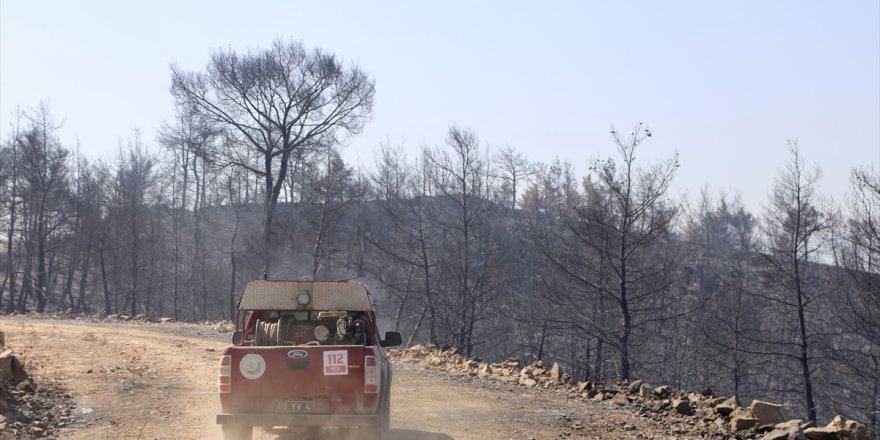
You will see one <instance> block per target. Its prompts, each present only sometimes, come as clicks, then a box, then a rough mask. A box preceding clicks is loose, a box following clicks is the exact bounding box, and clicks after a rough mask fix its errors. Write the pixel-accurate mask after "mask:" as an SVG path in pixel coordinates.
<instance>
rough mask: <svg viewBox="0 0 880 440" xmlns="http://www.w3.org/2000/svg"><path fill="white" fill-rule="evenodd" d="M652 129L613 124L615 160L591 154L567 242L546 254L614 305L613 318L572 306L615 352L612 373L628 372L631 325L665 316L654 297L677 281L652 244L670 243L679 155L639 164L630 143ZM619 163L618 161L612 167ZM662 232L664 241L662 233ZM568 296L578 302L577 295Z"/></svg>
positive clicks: (637, 326) (643, 324)
mask: <svg viewBox="0 0 880 440" xmlns="http://www.w3.org/2000/svg"><path fill="white" fill-rule="evenodd" d="M650 136H651V132H650V131H649V130H648V129H646V128H645V127H643V125H642V124H641V123H639V124H637V125H636V126H635V127H634V128H633V131H632V132H631V133H630V136H629V138H626V139H624V138H621V137H620V135H619V134H618V132H617V131H615V130H614V129H612V130H611V139H612V141H613V142H614V144H615V145H616V146H617V149H618V151H619V153H620V156H621V163H620V164H619V165H618V163H616V162H615V161H613V160H611V159H608V160H605V161H601V160H598V159H596V160H594V161H593V163H592V165H591V167H590V169H591V171H592V176H593V177H595V178H596V180H595V182H593V181H591V180H590V181H587V184H586V185H585V202H584V204H583V205H579V206H575V207H573V208H574V209H572V210H571V212H570V213H569V214H568V215H566V216H564V217H563V222H564V223H565V226H566V229H567V230H568V232H569V233H570V238H568V239H567V240H565V241H568V242H569V243H571V244H570V245H569V246H568V247H567V250H566V251H563V252H562V253H559V254H554V253H552V252H548V253H547V256H548V257H549V258H550V259H551V261H553V262H554V264H555V266H556V267H557V268H559V269H560V270H561V271H562V272H563V273H565V274H567V275H568V276H570V277H572V278H573V279H574V280H576V281H577V282H578V283H579V284H580V285H581V286H582V287H583V289H585V290H584V291H582V293H581V294H583V293H586V294H595V295H598V298H597V299H598V301H597V302H599V307H600V309H602V310H604V307H605V301H608V302H610V303H611V304H613V305H614V306H616V307H617V312H618V313H617V314H616V317H615V318H610V317H609V316H606V314H602V316H599V317H597V318H598V321H594V320H593V319H591V317H589V316H588V315H589V314H588V312H589V310H583V309H581V308H579V307H578V308H576V309H575V310H574V312H575V318H574V319H572V322H576V323H578V324H579V325H581V323H588V324H589V325H587V326H585V328H584V330H586V331H590V332H594V333H595V334H596V335H597V336H598V337H600V338H601V339H602V340H604V341H605V343H607V344H609V345H610V346H612V347H613V348H614V349H615V350H616V351H617V354H618V357H619V360H620V363H619V369H618V374H619V376H620V378H621V379H625V380H628V379H630V377H631V374H632V363H633V359H632V353H631V351H630V350H631V346H632V344H633V332H634V331H635V330H639V329H641V330H645V329H646V326H647V325H649V324H650V323H653V322H657V321H659V320H661V319H669V318H670V317H671V316H669V315H668V314H670V308H669V307H667V306H666V305H665V304H658V303H657V300H658V299H663V298H665V296H664V295H665V293H667V292H668V290H669V288H670V287H671V286H672V284H673V283H674V282H675V281H676V275H675V270H674V266H670V264H669V263H673V262H674V259H673V260H670V259H669V258H668V256H661V257H660V258H658V256H657V255H654V254H652V253H654V251H653V250H652V248H653V247H655V245H658V244H659V245H668V244H669V243H670V241H668V240H666V239H667V238H669V237H670V234H671V232H672V231H671V227H672V224H673V221H674V219H675V218H676V215H677V207H676V206H675V205H673V204H671V203H670V202H669V201H668V200H667V192H668V191H669V186H670V185H671V183H672V178H673V176H674V175H675V170H676V168H678V159H677V156H674V157H672V158H670V159H667V160H665V161H663V162H660V163H656V164H653V165H651V166H650V167H649V168H648V169H646V170H643V169H641V168H638V167H636V165H635V158H636V157H635V151H636V148H637V147H639V145H641V144H642V143H643V142H644V141H645V139H646V138H648V137H650ZM618 166H620V168H618ZM664 240H666V241H664ZM569 300H570V301H573V302H572V304H573V305H575V304H581V305H583V302H582V300H581V299H579V298H577V297H572V298H570V299H569Z"/></svg>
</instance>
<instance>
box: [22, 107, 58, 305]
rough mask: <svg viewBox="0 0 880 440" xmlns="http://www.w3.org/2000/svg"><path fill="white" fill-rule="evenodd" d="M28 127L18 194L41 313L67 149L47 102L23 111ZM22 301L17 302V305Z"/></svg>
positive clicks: (28, 277) (27, 279)
mask: <svg viewBox="0 0 880 440" xmlns="http://www.w3.org/2000/svg"><path fill="white" fill-rule="evenodd" d="M27 119H28V120H29V121H30V124H31V128H30V129H29V130H28V131H27V132H25V133H24V137H23V138H22V143H21V150H20V153H21V157H20V160H21V162H20V164H21V165H20V166H21V172H22V179H23V181H24V183H25V186H24V188H23V192H22V196H23V197H24V201H25V202H26V203H25V204H24V205H25V206H26V209H27V213H28V214H29V217H30V220H31V228H30V230H29V232H30V233H31V235H29V238H28V240H27V242H28V245H27V246H26V247H27V249H29V250H30V252H28V253H29V254H30V255H33V256H34V257H35V258H36V263H37V273H36V277H35V281H36V285H35V286H34V287H35V299H36V307H37V311H38V312H41V313H42V312H43V311H44V310H45V307H46V301H47V295H48V294H49V291H48V288H49V279H50V273H49V269H50V267H49V266H47V263H48V258H49V255H48V253H49V251H50V249H49V246H50V236H51V235H52V234H54V233H55V232H56V231H57V230H58V228H59V227H61V225H62V224H63V223H64V222H65V220H66V214H65V213H66V210H65V209H64V202H65V201H67V200H68V198H67V194H66V192H67V189H68V188H67V177H68V176H67V174H68V169H67V156H68V153H69V151H68V150H67V149H66V148H64V147H63V146H62V145H61V144H60V142H59V141H58V139H57V137H56V136H55V135H54V134H53V133H54V132H55V131H56V130H57V129H58V128H59V127H60V124H58V123H56V122H55V121H54V119H53V117H52V115H51V113H50V112H49V108H48V105H47V104H45V103H41V104H40V105H39V106H38V107H37V108H36V109H35V110H33V111H32V112H30V113H28V114H27ZM29 263H30V258H27V259H26V263H25V264H26V266H27V269H26V270H25V274H24V276H25V285H24V290H23V293H24V295H25V297H27V295H28V294H29V292H28V290H29V289H30V287H31V284H30V283H31V280H32V278H31V274H30V265H29ZM22 307H24V304H23V303H21V302H19V308H22Z"/></svg>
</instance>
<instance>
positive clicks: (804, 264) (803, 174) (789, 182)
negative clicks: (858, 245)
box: [766, 142, 832, 421]
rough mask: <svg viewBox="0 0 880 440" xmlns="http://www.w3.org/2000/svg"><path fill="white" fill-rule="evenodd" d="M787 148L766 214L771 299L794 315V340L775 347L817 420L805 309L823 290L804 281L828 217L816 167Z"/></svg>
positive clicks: (812, 340) (793, 146) (811, 347)
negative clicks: (774, 293) (793, 367)
mask: <svg viewBox="0 0 880 440" xmlns="http://www.w3.org/2000/svg"><path fill="white" fill-rule="evenodd" d="M788 147H789V152H790V153H791V160H790V161H789V162H788V164H787V165H786V167H785V169H784V170H783V171H782V172H781V174H780V175H778V176H777V177H776V180H775V182H774V185H773V189H772V193H771V197H770V205H769V206H768V210H767V214H766V226H767V240H768V246H769V249H768V251H769V252H768V254H767V256H768V258H767V261H768V262H769V263H770V265H771V266H772V267H773V269H774V270H775V271H776V273H778V275H779V277H778V280H779V282H780V284H781V288H782V290H783V292H784V294H783V295H782V296H781V297H779V298H774V299H773V302H774V303H776V304H777V305H778V306H779V307H781V308H782V310H783V311H784V312H790V313H793V314H794V315H795V319H796V322H797V328H796V330H795V335H796V336H795V338H796V339H795V342H787V341H779V342H778V343H776V344H775V346H776V347H779V348H780V349H779V350H778V351H777V353H778V354H780V355H783V356H784V357H786V358H788V359H791V360H793V361H794V362H796V363H797V364H798V369H799V370H800V376H801V381H802V384H801V385H802V386H803V396H804V405H805V407H806V409H807V413H808V417H809V419H810V420H812V421H816V402H815V399H814V391H813V371H812V369H811V361H812V360H813V359H814V358H815V356H816V354H815V353H814V350H815V346H814V344H815V343H817V341H816V338H815V335H814V334H813V333H815V331H812V330H811V325H813V323H811V322H808V313H807V310H808V309H809V308H810V307H811V304H813V302H814V301H815V300H816V299H817V298H818V296H819V295H820V293H821V292H818V291H817V290H818V289H816V288H815V287H811V285H810V283H808V275H809V269H808V264H809V263H810V262H812V261H813V260H814V259H815V258H816V254H817V253H818V252H819V250H820V248H821V246H822V244H823V242H822V238H823V237H822V236H823V234H824V233H826V232H827V231H828V230H829V229H830V227H831V226H832V224H831V217H830V216H829V215H828V214H827V213H825V212H824V211H822V210H821V209H820V207H819V206H818V203H819V200H818V196H817V194H816V184H817V182H818V180H819V177H820V176H821V173H820V171H819V169H818V168H814V169H812V170H811V169H807V168H806V167H805V166H804V162H803V158H802V157H801V155H800V151H799V150H798V148H797V143H795V142H789V144H788Z"/></svg>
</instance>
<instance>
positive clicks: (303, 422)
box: [217, 280, 401, 440]
mask: <svg viewBox="0 0 880 440" xmlns="http://www.w3.org/2000/svg"><path fill="white" fill-rule="evenodd" d="M400 342H401V337H400V334H399V333H396V332H388V333H386V334H385V337H384V338H380V335H379V332H378V329H377V326H376V316H375V313H374V312H373V308H372V303H371V301H370V295H369V292H368V291H367V289H366V287H365V286H364V285H363V284H360V283H357V282H350V281H266V280H260V281H252V282H250V283H249V284H248V285H247V287H246V288H245V290H244V293H243V294H242V296H241V299H240V301H239V304H238V311H237V319H236V329H235V333H234V335H233V345H231V346H229V347H227V348H226V349H225V350H224V351H223V353H222V355H221V357H220V368H219V376H218V389H219V392H220V404H221V407H222V413H221V414H218V415H217V423H219V424H221V425H222V428H223V438H224V439H225V440H242V439H250V438H251V436H252V432H253V427H255V426H260V427H264V428H265V429H267V430H271V431H274V432H306V433H312V434H315V433H318V432H319V431H320V430H321V429H336V430H357V434H358V435H357V437H358V438H364V439H379V438H381V437H382V436H383V434H384V433H385V431H387V430H388V428H389V417H390V409H391V406H390V405H391V363H390V362H389V361H388V358H387V356H386V354H385V349H384V347H389V346H396V345H400ZM339 436H340V437H341V436H342V435H339Z"/></svg>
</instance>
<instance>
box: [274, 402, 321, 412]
mask: <svg viewBox="0 0 880 440" xmlns="http://www.w3.org/2000/svg"><path fill="white" fill-rule="evenodd" d="M272 409H273V410H274V411H275V412H281V413H301V412H309V411H311V410H312V402H310V401H308V400H295V401H291V400H278V401H275V402H272Z"/></svg>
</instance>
